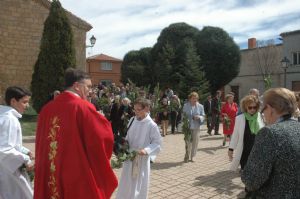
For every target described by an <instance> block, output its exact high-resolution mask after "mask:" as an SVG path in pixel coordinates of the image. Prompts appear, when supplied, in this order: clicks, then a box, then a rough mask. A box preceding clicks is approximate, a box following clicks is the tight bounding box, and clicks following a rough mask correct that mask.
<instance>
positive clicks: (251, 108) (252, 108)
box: [247, 106, 257, 110]
mask: <svg viewBox="0 0 300 199" xmlns="http://www.w3.org/2000/svg"><path fill="white" fill-rule="evenodd" d="M247 108H248V110H256V109H257V106H248V107H247Z"/></svg>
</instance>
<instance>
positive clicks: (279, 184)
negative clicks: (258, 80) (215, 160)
mask: <svg viewBox="0 0 300 199" xmlns="http://www.w3.org/2000/svg"><path fill="white" fill-rule="evenodd" d="M296 109H297V102H296V97H295V94H294V93H293V92H292V91H290V90H288V89H286V88H273V89H269V90H267V91H266V92H265V93H264V95H263V108H262V111H261V112H262V113H263V114H264V118H265V122H266V124H267V126H266V127H264V128H262V129H261V130H260V131H259V133H258V135H257V136H256V138H255V143H254V146H253V148H252V152H251V154H250V156H249V158H248V161H247V164H246V166H245V167H244V171H243V172H242V181H243V182H244V183H245V185H246V188H247V189H248V190H250V191H255V192H256V198H300V181H299V176H300V123H299V122H297V121H295V120H292V119H291V117H292V115H293V114H294V113H295V111H296Z"/></svg>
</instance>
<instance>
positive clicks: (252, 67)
mask: <svg viewBox="0 0 300 199" xmlns="http://www.w3.org/2000/svg"><path fill="white" fill-rule="evenodd" d="M280 36H281V37H282V43H281V44H277V45H272V44H271V45H266V46H265V47H259V45H257V41H256V39H255V38H251V39H249V40H248V49H244V50H241V63H240V72H239V74H238V76H237V77H236V78H234V79H233V80H232V81H231V82H230V83H229V84H228V85H226V86H225V89H224V90H225V93H228V92H230V91H233V92H234V93H235V94H236V98H237V99H236V100H237V101H238V102H239V100H241V98H242V97H243V96H245V95H247V94H248V92H249V90H250V89H251V88H257V89H259V90H260V93H261V94H262V93H263V92H264V91H265V86H264V85H265V84H264V80H263V79H264V78H263V74H271V79H272V87H284V86H285V85H286V88H288V89H290V90H293V91H297V92H298V91H300V30H297V31H292V32H286V33H282V34H280ZM284 57H287V58H288V59H289V60H290V62H289V63H288V68H287V69H286V73H285V72H284V69H283V67H282V63H281V61H282V59H283V58H284Z"/></svg>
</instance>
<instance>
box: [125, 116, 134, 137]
mask: <svg viewBox="0 0 300 199" xmlns="http://www.w3.org/2000/svg"><path fill="white" fill-rule="evenodd" d="M133 121H134V117H133V119H132V120H131V122H130V124H129V126H128V128H127V130H126V134H127V132H128V130H129V129H130V127H131V125H132V123H133Z"/></svg>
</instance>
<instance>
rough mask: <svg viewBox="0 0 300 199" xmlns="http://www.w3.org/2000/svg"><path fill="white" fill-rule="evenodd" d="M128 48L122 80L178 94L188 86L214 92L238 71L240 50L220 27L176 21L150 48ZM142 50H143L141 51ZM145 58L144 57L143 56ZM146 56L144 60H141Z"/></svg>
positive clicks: (188, 89)
mask: <svg viewBox="0 0 300 199" xmlns="http://www.w3.org/2000/svg"><path fill="white" fill-rule="evenodd" d="M144 51H145V49H141V50H140V51H130V52H129V53H127V54H126V55H125V57H124V62H123V64H122V81H123V82H124V83H125V82H126V79H127V78H130V79H131V80H132V81H133V82H135V83H137V85H147V84H145V83H149V84H151V85H152V87H154V86H155V84H156V83H159V84H160V85H161V87H162V88H164V87H172V89H173V90H175V91H177V92H178V93H180V94H181V95H187V92H190V91H191V90H197V91H198V92H200V93H203V92H204V91H207V90H208V89H210V91H211V92H212V93H213V92H215V91H216V90H218V89H220V88H221V87H223V86H225V85H226V84H228V83H229V82H230V81H231V80H232V79H233V78H234V77H236V76H237V74H238V73H239V62H240V52H239V48H238V46H237V45H236V44H235V42H234V41H233V39H232V38H231V37H230V36H229V35H228V33H226V32H225V31H224V30H223V29H221V28H217V27H204V28H203V30H201V31H200V30H198V29H197V28H195V27H193V26H190V25H188V24H186V23H175V24H171V25H170V26H168V27H166V28H165V29H163V30H162V31H161V33H160V35H159V37H158V39H157V43H156V44H155V45H154V46H153V48H147V51H146V52H144ZM142 52H144V53H142ZM145 58H146V59H145ZM142 60H147V61H142ZM183 97H186V96H183Z"/></svg>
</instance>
